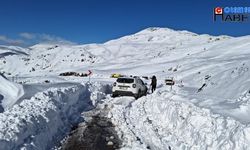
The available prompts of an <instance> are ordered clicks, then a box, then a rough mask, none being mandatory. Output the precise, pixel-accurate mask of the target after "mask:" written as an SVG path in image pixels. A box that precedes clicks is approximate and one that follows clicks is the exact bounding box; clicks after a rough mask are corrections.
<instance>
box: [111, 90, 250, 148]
mask: <svg viewBox="0 0 250 150" xmlns="http://www.w3.org/2000/svg"><path fill="white" fill-rule="evenodd" d="M112 117H113V118H112V120H113V122H114V124H116V126H117V127H119V128H118V131H119V132H120V136H121V137H123V139H124V147H123V148H122V149H124V150H127V149H138V150H140V149H148V148H149V149H158V150H166V149H183V150H196V149H213V150H220V149H227V150H243V149H244V150H249V147H250V127H249V125H244V124H241V123H240V122H238V121H236V120H234V119H232V118H230V117H223V116H221V115H219V114H214V113H212V112H211V111H210V110H208V109H204V108H200V107H197V106H195V105H194V104H192V103H189V102H187V101H185V100H183V99H182V98H181V97H179V96H177V95H174V94H173V93H169V92H158V93H154V94H152V95H149V96H147V97H143V98H141V99H139V100H137V101H134V102H132V103H129V105H127V106H120V105H117V106H114V108H113V110H112ZM133 141H134V142H133ZM135 141H136V142H135Z"/></svg>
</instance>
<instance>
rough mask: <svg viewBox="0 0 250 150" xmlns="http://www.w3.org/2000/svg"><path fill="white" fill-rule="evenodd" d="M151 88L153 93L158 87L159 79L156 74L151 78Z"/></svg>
mask: <svg viewBox="0 0 250 150" xmlns="http://www.w3.org/2000/svg"><path fill="white" fill-rule="evenodd" d="M150 85H151V90H152V93H153V92H154V91H155V89H156V85H157V79H156V76H153V77H152V80H151V84H150Z"/></svg>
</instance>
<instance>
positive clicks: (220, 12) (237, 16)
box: [213, 7, 250, 22]
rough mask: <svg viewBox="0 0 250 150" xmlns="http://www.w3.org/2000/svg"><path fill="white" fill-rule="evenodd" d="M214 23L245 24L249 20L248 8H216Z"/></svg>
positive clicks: (249, 10) (249, 11)
mask: <svg viewBox="0 0 250 150" xmlns="http://www.w3.org/2000/svg"><path fill="white" fill-rule="evenodd" d="M213 13H214V21H218V20H220V21H222V22H247V21H249V19H250V7H216V8H214V11H213Z"/></svg>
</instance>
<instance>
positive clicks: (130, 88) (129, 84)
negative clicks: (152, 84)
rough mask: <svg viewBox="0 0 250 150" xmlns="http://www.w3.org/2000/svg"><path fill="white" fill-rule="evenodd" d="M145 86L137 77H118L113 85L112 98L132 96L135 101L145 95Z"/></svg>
mask: <svg viewBox="0 0 250 150" xmlns="http://www.w3.org/2000/svg"><path fill="white" fill-rule="evenodd" d="M147 90H148V88H147V86H146V85H145V84H144V83H143V81H142V80H141V79H140V78H139V77H120V78H118V79H117V80H116V82H115V83H114V84H113V88H112V97H116V96H134V97H135V98H136V99H137V98H139V97H141V96H143V95H147Z"/></svg>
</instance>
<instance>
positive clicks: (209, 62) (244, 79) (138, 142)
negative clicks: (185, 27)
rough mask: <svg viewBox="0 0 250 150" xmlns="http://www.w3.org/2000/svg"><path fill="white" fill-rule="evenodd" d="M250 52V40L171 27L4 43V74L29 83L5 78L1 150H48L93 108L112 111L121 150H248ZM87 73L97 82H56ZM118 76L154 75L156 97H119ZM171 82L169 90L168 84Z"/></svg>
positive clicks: (0, 66)
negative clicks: (98, 39)
mask: <svg viewBox="0 0 250 150" xmlns="http://www.w3.org/2000/svg"><path fill="white" fill-rule="evenodd" d="M249 49H250V36H243V37H229V36H226V35H222V36H210V35H206V34H204V35H198V34H195V33H192V32H189V31H175V30H172V29H168V28H148V29H145V30H142V31H140V32H138V33H135V34H133V35H128V36H125V37H121V38H119V39H115V40H111V41H108V42H106V43H104V44H87V45H66V44H51V43H50V44H45V43H41V44H37V45H34V46H32V47H30V48H20V47H13V46H0V72H2V73H4V75H5V76H6V77H7V79H12V78H14V79H15V82H21V83H22V85H21V84H18V83H13V82H10V81H9V80H7V79H6V78H4V77H3V76H0V83H1V84H0V102H1V104H0V106H1V107H2V110H3V109H4V111H3V113H1V114H0V120H1V122H0V127H1V130H0V133H1V134H0V135H1V139H2V140H0V141H2V142H1V144H0V145H1V146H2V147H0V149H2V148H4V149H15V148H23V149H35V147H37V149H50V148H51V147H52V146H55V143H56V142H55V143H52V142H51V141H52V140H54V141H60V140H61V139H62V138H63V136H65V135H66V134H67V133H68V131H69V130H70V126H71V125H73V124H76V123H78V122H79V121H80V120H81V119H82V116H81V115H80V114H81V113H82V112H83V111H85V110H84V109H85V108H92V109H96V108H100V109H101V108H104V107H106V106H107V107H108V108H109V111H110V112H109V118H111V120H112V121H113V124H115V125H116V129H117V131H118V133H119V135H120V138H121V139H122V140H123V148H122V149H158V150H161V149H162V150H166V149H249V145H250V142H249V141H250V129H249V125H250V119H249V117H248V116H249V115H250V103H249V98H250V88H249V84H250V80H249V76H250V70H249V67H250V66H249V64H250V51H249ZM88 70H91V71H92V72H93V75H91V77H90V79H89V78H81V77H74V76H73V77H61V76H58V75H59V74H60V73H63V72H67V71H74V72H78V73H87V72H88ZM113 73H120V74H125V75H138V76H149V77H151V76H152V75H156V77H157V79H158V87H157V91H156V92H155V93H153V94H150V95H148V96H146V97H142V98H140V99H138V100H136V101H135V100H134V99H133V98H131V97H120V98H111V97H110V95H109V94H110V92H111V91H110V89H111V84H112V83H113V82H114V80H115V79H111V78H110V75H111V74H113ZM172 77H173V79H174V80H175V82H176V85H174V86H173V90H171V91H170V87H168V86H166V85H165V84H164V80H165V79H168V78H172ZM89 80H90V82H91V85H92V86H90V84H87V83H88V82H89ZM45 81H49V82H50V83H45ZM145 81H146V82H147V83H149V82H150V81H149V80H145ZM80 83H81V84H82V85H80ZM84 95H85V96H84ZM36 98H38V99H36ZM39 99H40V100H39ZM85 102H88V103H85ZM0 110H1V108H0ZM55 116H56V117H55ZM72 117H73V118H74V117H76V118H74V119H73V120H75V121H72ZM23 118H24V119H23ZM23 120H26V122H23ZM63 125H65V129H64V128H62V127H63ZM61 129H62V130H61ZM55 139H57V140H55ZM39 141H42V142H43V144H42V143H41V142H39Z"/></svg>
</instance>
